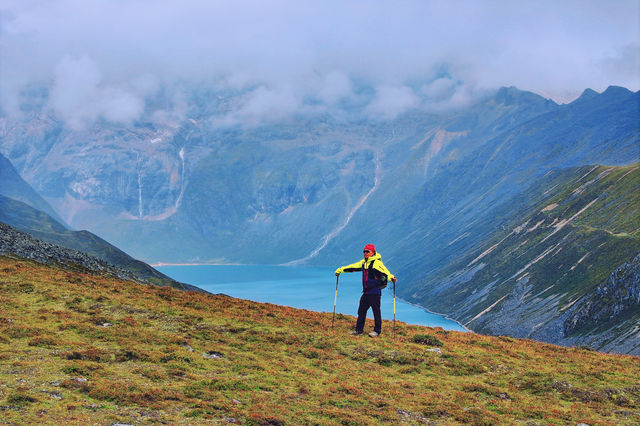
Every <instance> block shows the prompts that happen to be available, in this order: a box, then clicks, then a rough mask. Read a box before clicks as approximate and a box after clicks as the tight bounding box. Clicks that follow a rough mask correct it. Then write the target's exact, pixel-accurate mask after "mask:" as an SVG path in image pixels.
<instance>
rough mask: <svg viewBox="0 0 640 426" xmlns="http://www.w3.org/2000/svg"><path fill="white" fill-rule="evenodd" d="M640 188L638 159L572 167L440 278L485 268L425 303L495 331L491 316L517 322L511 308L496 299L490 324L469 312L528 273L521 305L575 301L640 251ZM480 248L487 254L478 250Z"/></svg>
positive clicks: (546, 183) (480, 328)
mask: <svg viewBox="0 0 640 426" xmlns="http://www.w3.org/2000/svg"><path fill="white" fill-rule="evenodd" d="M639 186H640V165H638V164H634V165H630V166H625V167H606V166H600V167H583V168H578V169H570V170H567V171H565V172H561V173H559V174H558V175H557V176H556V177H555V178H553V179H548V180H546V181H543V182H542V184H541V185H540V187H537V188H536V190H537V191H538V192H540V193H541V195H534V196H532V198H533V199H534V200H536V201H535V203H534V206H533V207H526V209H527V210H529V212H528V213H526V214H525V215H522V214H521V213H518V214H516V215H515V216H513V215H512V216H510V219H509V223H507V224H506V225H505V226H504V228H506V229H507V230H506V231H501V232H500V233H495V235H494V236H493V238H492V240H490V241H488V242H487V243H486V244H485V245H484V246H483V247H482V248H480V249H478V250H476V251H475V252H473V253H468V254H466V255H465V256H464V257H461V258H460V259H459V260H458V261H457V262H456V263H455V264H452V266H451V267H450V268H448V269H447V270H445V271H444V272H443V273H442V274H441V276H440V279H444V278H443V277H444V276H446V275H448V274H452V271H454V270H456V269H457V270H458V271H464V270H465V268H469V267H470V266H471V267H472V266H476V265H478V264H480V263H485V264H486V266H485V267H484V268H483V269H482V270H480V271H478V272H477V273H476V274H475V275H473V278H471V279H469V280H466V281H462V282H461V284H459V285H456V286H452V287H451V289H449V290H447V291H445V293H443V294H442V295H441V296H442V297H440V299H439V300H440V302H438V301H434V302H433V303H431V304H429V300H428V299H427V300H425V301H424V304H425V305H427V306H430V307H432V308H433V309H435V310H438V311H443V312H450V310H447V309H446V306H443V305H446V304H447V303H449V304H451V303H453V304H455V305H456V308H455V309H456V310H458V311H457V315H453V316H454V317H455V318H456V319H458V320H460V321H462V322H464V323H466V324H467V325H468V326H470V327H471V328H473V329H475V330H478V331H480V332H492V331H493V330H492V327H493V325H495V323H496V321H495V318H494V316H496V315H498V316H502V317H504V318H506V322H510V321H512V322H514V323H515V322H517V321H515V320H516V318H514V317H513V312H511V311H509V310H506V311H504V312H501V311H500V309H499V308H500V307H501V306H502V305H501V304H498V305H497V306H496V307H495V308H494V309H493V310H492V311H490V312H489V313H488V314H486V315H484V318H489V319H488V320H486V323H485V324H478V323H476V322H470V320H471V318H473V317H474V316H475V315H477V314H478V313H480V312H482V311H484V310H485V309H487V307H489V306H491V305H492V304H493V303H495V302H496V301H497V300H499V299H501V298H502V297H503V296H505V295H508V294H510V293H512V292H514V291H515V290H514V289H515V288H516V284H517V281H519V280H522V279H523V278H527V286H529V287H530V288H529V290H528V293H527V296H525V298H524V299H523V300H524V301H523V302H521V303H520V304H518V305H517V306H518V307H519V308H522V309H525V310H526V308H527V306H529V307H530V309H532V310H533V309H536V305H535V304H534V303H532V302H535V301H536V300H538V299H540V298H544V297H549V296H554V297H557V298H558V300H559V303H560V306H566V305H569V304H571V303H572V302H575V300H576V299H577V298H579V297H582V296H583V295H585V294H587V293H589V292H591V291H594V290H595V288H596V287H597V286H598V285H600V284H601V283H603V282H604V281H605V280H606V279H607V277H608V276H609V275H610V274H611V273H612V272H613V271H614V270H615V268H617V267H618V266H620V265H621V264H622V263H624V262H626V261H629V260H630V259H632V258H633V257H634V256H635V255H636V254H637V253H638V250H640V213H639V209H638V205H640V204H639V203H640V198H639V196H640V191H638V188H639ZM529 202H530V201H528V202H527V203H529ZM513 204H514V205H516V206H517V205H519V203H518V202H514V203H513ZM508 218H509V217H508ZM570 219H572V220H570ZM504 220H505V219H504V218H500V221H504ZM569 220H570V221H569ZM565 222H566V224H565V225H564V226H563V227H559V226H558V225H560V224H563V223H565ZM491 247H492V248H491ZM482 252H485V254H483V255H480V253H482ZM492 282H495V284H494V285H493V286H491V288H490V290H489V291H488V296H487V297H486V298H484V299H482V300H481V301H480V303H470V302H469V298H470V297H472V296H473V293H474V292H476V291H478V290H479V289H482V288H484V287H486V286H487V284H488V283H492ZM427 287H428V286H427ZM519 297H520V296H518V295H516V296H515V298H516V299H517V298H519ZM434 303H435V304H436V306H433V304H434ZM438 303H439V304H438ZM504 303H506V301H505V302H504ZM527 303H528V304H527ZM531 313H533V311H532V312H531ZM561 313H562V312H561V311H558V313H557V315H560V314H561ZM480 322H482V318H481V320H480ZM498 328H499V329H503V328H502V327H498Z"/></svg>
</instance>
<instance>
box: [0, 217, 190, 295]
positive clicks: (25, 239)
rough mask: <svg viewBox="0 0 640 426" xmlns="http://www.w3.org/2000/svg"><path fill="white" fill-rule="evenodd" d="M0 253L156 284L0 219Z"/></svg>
mask: <svg viewBox="0 0 640 426" xmlns="http://www.w3.org/2000/svg"><path fill="white" fill-rule="evenodd" d="M0 255H4V256H8V257H18V258H22V259H29V260H33V261H35V262H37V263H41V264H45V265H54V266H61V267H63V268H66V269H72V270H81V271H86V272H89V273H93V274H100V275H108V276H111V277H114V278H118V279H122V280H127V281H135V282H138V283H142V284H152V283H150V282H148V281H146V280H144V279H143V278H140V277H139V276H137V275H136V274H134V273H132V272H131V271H127V270H125V269H122V268H118V267H117V266H114V265H111V264H109V263H107V262H105V261H103V260H101V259H99V258H97V257H95V256H91V255H89V254H87V253H84V252H81V251H78V250H71V249H68V248H65V247H61V246H58V245H55V244H51V243H48V242H46V241H42V240H40V239H38V238H35V237H34V236H32V235H30V234H28V233H26V232H22V231H19V230H17V229H15V228H13V227H11V226H9V225H7V224H5V223H2V222H0ZM177 284H180V283H177ZM176 287H177V288H180V287H179V286H176ZM181 287H182V289H183V290H187V289H188V290H199V289H197V288H196V287H193V286H190V285H186V284H181ZM200 291H202V290H200Z"/></svg>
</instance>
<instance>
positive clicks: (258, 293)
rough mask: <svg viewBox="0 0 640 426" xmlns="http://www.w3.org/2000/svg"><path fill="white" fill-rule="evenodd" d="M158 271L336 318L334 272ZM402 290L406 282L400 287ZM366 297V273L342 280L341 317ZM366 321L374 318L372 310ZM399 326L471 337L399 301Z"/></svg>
mask: <svg viewBox="0 0 640 426" xmlns="http://www.w3.org/2000/svg"><path fill="white" fill-rule="evenodd" d="M155 268H156V269H157V270H158V271H160V272H162V273H163V274H165V275H168V276H169V277H171V278H173V279H174V280H177V281H180V282H183V283H187V284H192V285H195V286H196V287H199V288H201V289H203V290H206V291H208V292H210V293H214V294H216V293H223V294H226V295H228V296H232V297H236V298H240V299H247V300H252V301H255V302H267V303H273V304H276V305H284V306H291V307H293V308H300V309H307V310H311V311H317V312H329V313H331V312H333V300H334V295H335V290H336V277H335V275H334V274H333V271H334V270H335V268H326V267H325V268H322V267H307V266H275V265H165V266H156V267H155ZM401 285H402V282H401V281H398V283H397V284H396V286H401ZM361 294H362V273H360V272H354V273H345V274H342V275H340V280H339V283H338V300H337V304H336V313H343V314H346V315H353V316H357V310H358V302H359V300H360V295H361ZM367 316H368V317H369V318H373V314H372V313H371V310H369V312H368V315H367ZM382 317H383V319H387V320H392V319H393V283H389V286H388V287H387V288H386V289H385V290H383V293H382ZM396 320H397V321H402V322H405V323H407V324H416V325H425V326H429V327H442V328H443V329H445V330H456V331H466V330H465V328H464V327H463V326H461V325H460V324H458V323H457V322H455V321H453V320H450V319H448V318H446V317H445V316H443V315H439V314H434V313H431V312H429V311H427V310H425V309H424V308H421V307H419V306H415V305H412V304H410V303H407V302H405V301H403V300H400V299H398V298H396ZM354 325H355V321H354ZM365 331H366V330H365ZM369 331H370V330H369ZM383 332H384V329H383Z"/></svg>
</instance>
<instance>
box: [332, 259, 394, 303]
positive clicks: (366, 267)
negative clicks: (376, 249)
mask: <svg viewBox="0 0 640 426" xmlns="http://www.w3.org/2000/svg"><path fill="white" fill-rule="evenodd" d="M372 263H373V265H372ZM356 271H362V292H363V293H365V294H382V288H383V287H384V286H386V282H387V281H390V280H393V279H394V278H395V275H393V274H392V273H391V272H389V270H388V269H387V267H386V266H384V263H382V256H381V255H380V253H375V254H374V255H373V256H370V257H369V258H368V259H366V258H365V259H362V260H360V261H358V262H355V263H352V264H351V265H346V266H341V267H339V268H338V269H336V275H340V274H342V273H343V272H356Z"/></svg>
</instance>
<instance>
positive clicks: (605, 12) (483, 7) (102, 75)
mask: <svg viewBox="0 0 640 426" xmlns="http://www.w3.org/2000/svg"><path fill="white" fill-rule="evenodd" d="M639 7H640V6H639V2H638V1H637V0H619V1H616V2H610V1H604V0H595V1H589V2H585V1H581V0H564V1H552V0H538V1H533V0H523V1H518V2H507V1H499V0H480V1H474V2H469V1H463V0H451V1H440V0H432V1H430V0H402V1H399V2H392V3H390V2H386V1H382V0H353V1H348V2H344V1H341V0H323V1H320V0H312V1H305V2H299V1H292V0H273V1H268V2H266V1H262V0H236V1H233V2H223V1H211V0H183V1H180V2H178V1H173V0H129V1H126V2H120V1H112V0H92V1H90V2H87V1H85V0H27V1H24V0H4V1H3V2H2V3H1V4H0V108H1V109H2V111H4V112H12V111H16V110H18V106H19V100H18V96H19V93H20V91H21V90H22V89H23V88H24V87H27V86H28V85H30V84H42V85H45V86H47V87H49V89H50V94H51V99H50V104H49V105H50V107H51V108H52V110H53V111H54V112H55V113H56V114H58V115H59V116H60V117H62V118H64V119H65V120H67V121H69V122H70V123H75V124H74V125H82V123H83V122H90V121H92V120H95V119H97V118H104V119H107V120H112V121H118V122H129V121H130V120H133V119H135V118H136V117H137V116H139V115H140V114H141V113H142V111H143V110H144V105H145V103H144V102H145V99H146V98H147V97H148V96H151V95H153V93H154V92H155V91H157V90H160V88H162V87H177V86H179V85H185V84H209V83H211V84H213V83H212V82H215V84H218V85H220V84H222V85H226V86H227V87H229V88H230V89H231V90H233V91H235V92H236V93H241V95H240V96H241V98H240V99H239V100H238V101H237V102H234V105H235V106H236V109H235V110H233V111H229V115H228V117H226V119H227V120H228V121H236V120H238V121H242V120H248V121H261V120H265V119H270V118H271V119H274V118H276V119H278V118H284V117H286V116H288V115H290V114H292V113H295V112H297V111H300V110H301V108H302V109H303V110H304V109H308V108H309V105H308V104H307V103H308V100H309V99H315V100H316V101H320V102H322V103H324V104H325V107H326V108H332V107H335V106H336V105H338V104H340V103H341V102H343V101H345V100H349V99H354V98H356V99H357V102H355V104H358V105H362V109H363V111H367V112H369V113H372V114H379V115H380V116H382V117H391V116H395V115H397V114H400V113H402V112H404V111H406V110H407V109H411V108H417V107H425V106H428V107H430V108H437V107H450V106H454V105H457V104H460V103H464V102H467V101H469V100H470V99H473V96H474V94H475V93H477V92H478V91H482V89H491V88H497V87H500V86H512V85H513V86H516V87H518V88H520V89H523V90H532V91H534V92H537V93H540V94H542V95H544V96H548V97H551V98H553V99H554V100H556V101H559V102H564V101H569V100H572V99H573V98H575V97H576V96H577V95H578V94H579V93H580V92H582V91H583V90H584V89H585V88H592V89H594V90H604V89H605V88H606V87H607V86H609V85H621V86H624V87H627V88H629V89H631V90H634V91H635V90H638V89H640V77H639V76H638V72H637V70H638V58H639V55H640V53H639V51H640V41H639V40H638V32H639V28H640V24H639V23H638V19H637V18H638V16H639ZM363 84H365V85H368V86H369V87H370V88H373V90H374V93H371V94H370V95H369V96H368V97H363V95H362V93H361V92H362V87H361V86H362V85H363ZM314 108H317V106H314ZM320 110H322V108H320Z"/></svg>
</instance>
